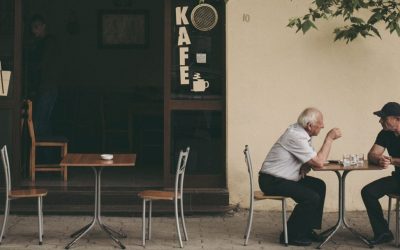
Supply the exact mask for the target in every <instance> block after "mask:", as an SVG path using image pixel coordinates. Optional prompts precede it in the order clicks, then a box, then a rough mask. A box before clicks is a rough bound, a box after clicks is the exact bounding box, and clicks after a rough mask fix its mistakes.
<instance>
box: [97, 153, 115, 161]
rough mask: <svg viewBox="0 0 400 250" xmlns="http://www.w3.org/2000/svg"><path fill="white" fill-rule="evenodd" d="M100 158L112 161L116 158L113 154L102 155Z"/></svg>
mask: <svg viewBox="0 0 400 250" xmlns="http://www.w3.org/2000/svg"><path fill="white" fill-rule="evenodd" d="M100 157H101V159H103V160H112V159H113V158H114V155H112V154H102V155H100Z"/></svg>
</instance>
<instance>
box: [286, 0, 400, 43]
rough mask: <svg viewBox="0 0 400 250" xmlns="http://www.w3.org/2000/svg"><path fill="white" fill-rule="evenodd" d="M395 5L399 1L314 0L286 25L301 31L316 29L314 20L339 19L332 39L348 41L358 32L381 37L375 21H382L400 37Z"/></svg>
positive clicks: (364, 35) (398, 13) (397, 9)
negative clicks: (343, 24)
mask: <svg viewBox="0 0 400 250" xmlns="http://www.w3.org/2000/svg"><path fill="white" fill-rule="evenodd" d="M300 1H302V0H300ZM399 8H400V0H315V1H313V2H312V4H311V6H310V8H309V9H308V13H307V14H305V15H304V16H303V17H296V18H291V19H290V20H289V24H288V25H287V26H288V27H291V28H297V30H296V32H299V31H300V30H301V31H302V32H303V34H305V33H306V32H307V31H309V30H310V28H314V29H317V26H316V25H315V22H316V21H317V20H318V19H329V18H343V20H344V21H345V23H346V25H345V26H343V27H339V28H336V29H335V30H334V34H335V41H336V40H345V41H346V43H348V42H350V41H353V40H354V39H355V38H357V37H358V36H359V35H360V36H362V37H364V38H365V37H369V36H377V37H379V38H381V35H380V34H379V31H378V28H377V24H378V23H384V24H385V25H386V29H388V30H389V31H390V33H393V32H396V33H397V35H398V36H400V27H399V19H400V9H399ZM360 12H362V13H367V16H369V18H368V20H364V19H363V18H361V17H360V16H359V15H360ZM363 16H365V14H364V15H363Z"/></svg>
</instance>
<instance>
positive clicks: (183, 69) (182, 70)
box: [175, 6, 191, 85]
mask: <svg viewBox="0 0 400 250" xmlns="http://www.w3.org/2000/svg"><path fill="white" fill-rule="evenodd" d="M187 10H188V6H182V7H176V8H175V17H176V18H175V19H176V25H177V26H178V27H179V29H178V30H179V33H178V48H179V75H180V77H179V79H180V84H181V85H188V84H189V66H188V64H187V63H188V59H189V45H190V44H191V42H190V37H189V34H188V32H187V28H186V27H187V25H189V21H188V19H187V17H186V13H187Z"/></svg>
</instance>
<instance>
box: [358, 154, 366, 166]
mask: <svg viewBox="0 0 400 250" xmlns="http://www.w3.org/2000/svg"><path fill="white" fill-rule="evenodd" d="M357 166H358V167H362V166H364V154H363V153H359V154H357Z"/></svg>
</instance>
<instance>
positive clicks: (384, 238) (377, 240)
mask: <svg viewBox="0 0 400 250" xmlns="http://www.w3.org/2000/svg"><path fill="white" fill-rule="evenodd" d="M393 239H394V237H393V233H392V232H391V231H388V232H385V233H381V234H380V235H378V236H375V237H374V238H373V239H372V240H370V243H371V244H372V245H378V244H383V243H388V242H391V241H392V240H393Z"/></svg>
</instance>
